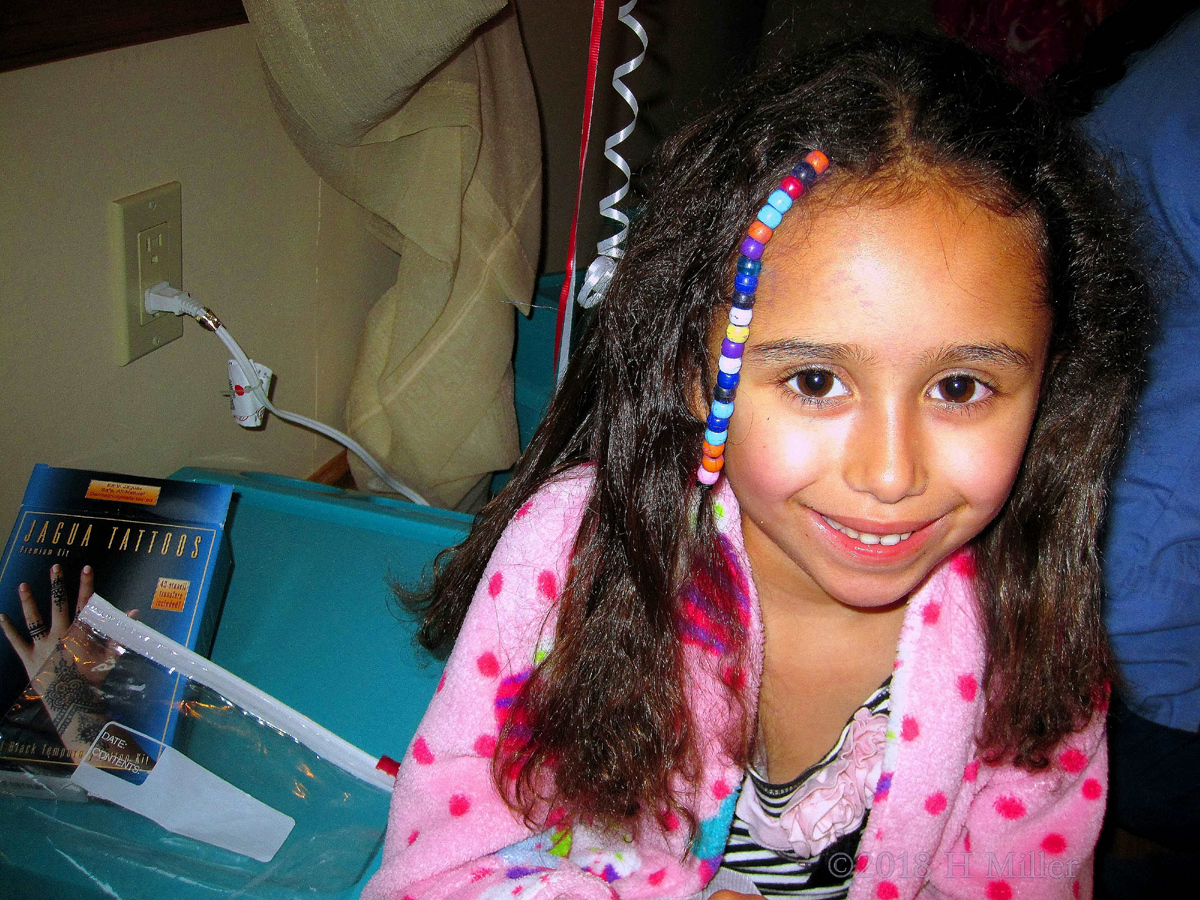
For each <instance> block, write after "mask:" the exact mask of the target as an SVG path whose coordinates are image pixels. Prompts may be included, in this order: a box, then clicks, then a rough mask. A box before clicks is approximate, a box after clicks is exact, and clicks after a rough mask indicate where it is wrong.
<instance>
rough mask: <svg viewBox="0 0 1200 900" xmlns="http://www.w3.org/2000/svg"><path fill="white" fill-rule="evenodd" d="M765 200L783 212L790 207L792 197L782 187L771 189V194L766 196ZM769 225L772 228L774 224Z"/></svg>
mask: <svg viewBox="0 0 1200 900" xmlns="http://www.w3.org/2000/svg"><path fill="white" fill-rule="evenodd" d="M767 202H768V203H770V204H771V205H772V206H773V207H775V208H776V209H777V210H779V211H780V212H781V213H785V212H787V211H788V210H789V209H791V208H792V198H791V197H789V196H788V195H787V191H785V190H783V189H782V188H775V190H773V191H771V196H770V197H768V198H767ZM771 227H772V228H774V227H775V226H774V225H772V226H771Z"/></svg>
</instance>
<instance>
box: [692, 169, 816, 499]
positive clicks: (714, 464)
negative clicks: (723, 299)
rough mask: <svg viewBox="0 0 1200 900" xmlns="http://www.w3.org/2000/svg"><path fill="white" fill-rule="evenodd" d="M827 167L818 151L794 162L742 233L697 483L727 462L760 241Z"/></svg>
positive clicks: (711, 479) (713, 478) (709, 479)
mask: <svg viewBox="0 0 1200 900" xmlns="http://www.w3.org/2000/svg"><path fill="white" fill-rule="evenodd" d="M828 168H829V158H828V157H827V156H826V155H825V154H824V153H822V152H821V151H820V150H811V151H809V152H808V153H807V154H805V157H804V161H803V162H800V163H797V164H796V165H795V166H794V167H793V168H792V171H791V174H790V175H786V176H784V178H783V179H782V180H781V181H780V182H779V187H778V188H776V189H775V190H774V191H772V192H771V194H770V195H769V196H768V197H767V203H766V205H765V206H763V207H762V208H761V209H760V210H759V211H758V215H757V216H756V217H755V219H754V221H753V222H751V223H750V227H749V228H747V229H746V237H745V238H743V240H742V242H741V244H740V245H739V246H738V251H739V252H740V253H741V256H739V257H738V261H737V274H736V275H735V276H734V283H733V286H734V291H733V298H732V300H731V301H730V309H729V325H728V327H727V328H726V329H725V339H724V340H723V341H721V355H720V357H719V358H718V359H717V370H718V374H717V383H716V386H715V387H714V388H713V402H712V406H711V407H710V411H709V414H708V419H707V421H706V423H705V424H706V426H707V427H706V429H705V431H704V453H703V457H702V459H701V463H700V466H699V468H698V469H697V470H696V480H697V481H698V482H700V484H704V485H710V486H711V485H713V484H716V483H717V479H718V477H719V476H720V472H721V470H722V469H723V468H724V466H725V440H726V438H727V437H728V436H729V420H730V418H731V417H732V416H733V401H734V394H735V393H736V391H737V386H738V381H739V379H740V377H741V376H740V375H739V372H741V369H742V354H743V353H744V352H745V350H746V339H747V338H748V337H749V336H750V328H749V325H750V321H751V319H753V318H754V292H755V291H756V290H757V289H758V274H759V272H761V271H762V262H761V257H762V255H763V249H764V245H765V244H766V243H767V241H769V240H771V237H772V235H773V234H774V229H776V228H778V227H779V224H780V223H781V222H782V221H783V214H784V213H786V212H787V211H788V210H789V209H791V207H792V202H793V201H794V200H795V199H796V198H797V197H800V196H801V195H802V194H803V193H804V192H805V190H806V189H808V188H810V187H812V185H813V183H814V182H815V181H816V180H817V178H818V176H820V175H822V174H824V172H825V171H826V170H827V169H828Z"/></svg>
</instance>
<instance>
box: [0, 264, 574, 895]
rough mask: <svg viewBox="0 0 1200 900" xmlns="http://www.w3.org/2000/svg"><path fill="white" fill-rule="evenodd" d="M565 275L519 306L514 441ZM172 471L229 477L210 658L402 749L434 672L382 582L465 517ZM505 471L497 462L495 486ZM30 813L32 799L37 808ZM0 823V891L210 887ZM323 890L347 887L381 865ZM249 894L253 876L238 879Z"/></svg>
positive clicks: (541, 386) (534, 402) (341, 729)
mask: <svg viewBox="0 0 1200 900" xmlns="http://www.w3.org/2000/svg"><path fill="white" fill-rule="evenodd" d="M561 284H562V276H561V275H557V276H553V275H552V276H546V277H544V278H543V279H541V280H540V281H539V284H538V293H537V296H536V298H535V310H534V315H533V316H532V318H530V319H526V318H525V317H518V327H517V345H516V355H515V369H516V381H515V383H516V406H517V418H518V425H519V428H520V432H521V445H522V447H524V446H525V444H527V443H528V441H529V438H530V436H531V435H532V433H533V430H534V428H535V427H536V425H537V422H538V421H539V420H540V418H541V416H542V414H543V412H544V409H545V405H546V402H547V400H548V398H549V395H550V392H551V389H552V385H553V367H552V355H553V341H554V325H555V307H556V306H557V302H558V291H559V288H560V286H561ZM172 477H174V478H179V479H183V480H188V481H201V482H210V483H221V484H230V485H233V488H234V505H233V508H232V511H231V516H230V523H229V528H228V533H229V539H230V543H231V546H232V551H233V569H232V573H231V576H230V583H229V589H228V592H227V595H226V599H225V603H224V607H223V608H222V611H221V617H220V623H219V625H218V628H217V633H216V639H215V643H214V645H213V651H212V659H213V661H214V662H216V663H218V664H219V665H221V666H223V667H224V668H226V669H228V670H230V671H231V672H233V673H234V674H235V675H238V676H239V677H241V678H243V679H245V680H246V681H248V682H250V683H251V684H253V685H255V686H256V687H258V688H260V689H261V690H263V691H265V692H266V693H268V694H271V695H273V696H274V697H275V698H277V699H278V700H281V701H282V702H284V703H286V704H288V705H289V706H291V707H293V708H294V709H296V710H298V711H299V712H301V713H303V714H304V715H306V716H308V717H309V718H311V719H313V720H315V721H316V722H317V723H319V724H321V725H323V726H325V727H326V728H328V729H330V730H331V731H333V732H334V733H335V734H337V735H339V736H340V737H342V738H344V739H345V740H347V741H349V742H350V743H352V744H355V745H356V746H358V747H359V748H360V749H362V750H365V751H366V752H367V753H370V754H371V755H373V756H379V755H387V756H391V757H393V758H394V759H397V760H399V759H400V758H401V757H402V756H403V754H404V752H405V750H406V749H407V746H408V742H409V741H410V740H411V738H412V735H413V733H414V732H415V731H416V727H417V724H418V722H419V721H420V718H421V716H422V715H423V714H424V711H425V707H426V705H427V704H428V702H429V699H430V698H431V697H432V696H433V692H434V690H435V688H436V687H437V683H438V681H439V679H440V677H441V669H442V667H441V664H440V663H438V662H437V661H435V660H433V659H431V658H430V657H429V656H428V655H427V654H425V653H423V652H420V651H418V650H417V649H416V648H415V647H414V644H413V639H412V636H413V626H412V623H411V622H410V621H409V620H408V618H407V617H406V616H404V615H403V613H402V612H401V610H400V609H399V608H398V606H397V603H396V601H395V597H394V595H393V593H392V591H391V587H390V583H391V582H399V583H402V584H406V585H410V586H415V585H417V584H418V583H420V582H421V581H422V579H423V578H424V577H426V576H427V575H428V573H429V570H430V567H431V565H432V563H433V560H434V557H436V556H437V554H438V553H439V552H441V551H442V550H443V549H445V548H447V547H450V546H453V545H454V544H456V543H458V542H459V541H460V540H462V538H463V537H464V536H465V535H466V533H467V531H468V529H469V528H470V524H471V518H470V517H469V516H467V515H463V514H461V513H454V512H448V511H444V510H436V509H428V508H425V507H419V506H416V505H414V504H411V503H407V502H405V501H400V500H392V499H388V498H383V497H375V496H371V495H367V494H361V493H358V492H354V491H343V490H340V489H338V488H331V487H326V486H323V485H317V484H312V483H310V482H305V481H299V480H296V479H291V478H284V477H280V476H275V475H267V474H261V473H231V472H223V471H218V470H211V469H198V468H187V469H182V470H180V471H178V472H176V473H175V474H174V475H173V476H172ZM505 481H506V478H505V477H504V476H503V475H501V476H497V479H496V482H495V487H496V488H497V489H498V488H499V487H500V486H502V485H503V483H504V482H505ZM33 815H35V816H36V812H34V813H33ZM13 824H14V823H12V822H9V823H5V825H4V826H0V900H24V898H31V900H32V898H36V900H58V898H71V900H92V898H95V900H112V898H114V897H118V898H121V900H152V898H153V900H158V898H164V900H165V898H170V900H215V898H217V897H224V896H226V894H225V893H224V892H218V891H215V890H212V889H210V888H206V887H204V886H203V885H198V884H187V883H183V882H180V881H179V880H170V881H168V880H165V879H157V878H156V877H155V876H154V874H153V873H146V877H145V879H144V880H142V881H141V882H139V883H138V884H132V885H131V884H114V883H111V882H109V881H106V880H105V877H104V873H103V872H96V871H88V870H86V868H81V867H80V866H79V865H77V864H75V863H73V862H72V861H71V860H70V859H64V858H63V855H62V854H61V853H58V852H56V850H55V848H54V846H53V845H52V843H51V842H49V841H47V840H46V839H45V837H44V836H39V835H37V834H36V829H23V828H20V827H13ZM378 865H379V854H378V853H377V854H376V857H375V859H374V861H373V862H371V863H370V864H369V865H368V867H367V869H366V871H365V872H364V874H363V877H362V878H361V879H360V881H359V883H358V884H357V885H356V886H355V887H354V888H353V889H351V890H347V891H343V892H341V893H336V894H328V893H326V894H310V893H304V892H300V893H298V894H297V896H319V897H327V898H331V900H343V898H346V900H348V898H351V897H357V896H358V894H359V892H360V891H361V889H362V887H363V885H365V884H366V881H367V879H368V878H369V877H370V875H371V874H372V873H373V872H374V871H375V869H376V868H378ZM238 896H242V897H246V898H248V900H252V898H254V896H255V895H254V893H253V890H249V891H246V892H244V893H239V894H238Z"/></svg>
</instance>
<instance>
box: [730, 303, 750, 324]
mask: <svg viewBox="0 0 1200 900" xmlns="http://www.w3.org/2000/svg"><path fill="white" fill-rule="evenodd" d="M753 318H754V310H752V309H738V308H737V307H736V306H735V307H734V308H733V309H731V310H729V321H730V323H731V324H733V325H749V324H750V320H751V319H753Z"/></svg>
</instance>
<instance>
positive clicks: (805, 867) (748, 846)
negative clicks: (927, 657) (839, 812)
mask: <svg viewBox="0 0 1200 900" xmlns="http://www.w3.org/2000/svg"><path fill="white" fill-rule="evenodd" d="M890 701H891V678H889V679H888V680H887V681H885V682H884V683H883V684H882V685H881V686H880V687H879V688H878V689H877V690H876V691H875V693H873V694H872V695H871V696H870V697H869V698H867V701H866V702H865V703H864V704H863V705H862V706H861V707H860V709H865V710H867V712H868V713H869V714H870V715H876V714H880V713H882V714H883V715H885V716H886V715H887V714H888V712H889V710H890ZM857 712H858V710H856V711H855V713H856V714H857ZM853 718H854V717H853V716H852V717H851V718H850V720H849V721H847V722H846V725H845V727H844V728H843V729H842V734H841V736H840V737H839V738H838V740H837V741H836V742H835V744H834V745H833V747H832V749H830V751H829V752H828V753H827V754H825V756H824V757H823V758H822V759H821V760H820V761H819V762H817V763H815V764H813V765H812V766H810V767H809V768H808V769H806V770H804V771H803V772H801V773H800V774H799V775H798V776H797V777H796V778H795V779H793V780H792V781H789V782H788V783H786V784H772V783H771V782H769V781H767V780H766V778H765V777H763V775H762V774H761V773H760V772H758V771H756V770H755V768H754V767H751V769H750V771H749V777H748V778H747V780H746V784H745V785H744V786H743V789H742V791H743V802H752V803H757V804H758V805H759V807H760V808H761V810H762V811H763V812H764V813H765V814H766V815H767V816H769V817H771V818H775V819H778V818H779V816H780V814H781V813H783V811H784V810H785V808H786V807H787V805H788V802H789V801H790V800H791V799H792V797H793V795H794V794H795V793H796V792H797V791H798V790H799V789H800V788H801V787H802V786H803V785H804V783H805V782H806V781H808V780H809V779H810V778H812V777H814V776H815V775H816V774H817V773H818V772H820V771H821V770H822V769H824V768H825V767H826V766H828V765H829V764H830V763H832V762H833V761H834V760H835V759H836V758H837V756H838V752H839V751H840V750H841V749H842V745H843V744H844V743H845V742H846V741H847V740H848V739H849V736H850V724H851V722H852V721H853ZM747 792H750V793H749V794H747ZM865 827H866V816H865V815H864V816H863V820H862V821H861V822H860V823H859V824H858V827H857V828H855V829H854V830H853V831H851V832H850V833H849V834H846V835H843V836H842V837H841V838H839V839H838V840H837V841H836V842H834V843H833V844H831V845H830V846H828V847H826V848H825V849H824V850H823V851H821V853H820V854H819V855H817V856H814V857H812V858H809V859H803V858H801V857H799V856H798V855H796V854H795V853H792V852H790V851H781V850H771V849H767V848H764V847H761V846H760V845H759V844H758V843H757V842H756V841H755V840H754V838H753V837H752V836H751V832H750V827H749V826H748V825H747V824H746V822H745V821H743V819H742V817H741V815H739V814H735V815H734V818H733V827H732V829H731V830H730V833H729V840H728V842H727V843H726V845H725V858H724V861H723V862H722V864H721V871H722V872H726V873H728V874H730V875H740V876H742V877H745V878H748V879H750V881H751V882H753V883H754V885H755V886H756V887H757V888H758V890H759V892H760V893H761V894H762V895H763V896H764V897H786V898H790V897H802V898H805V900H808V898H820V900H838V898H844V897H845V896H846V894H847V892H848V891H849V889H850V881H851V880H852V879H853V877H854V860H855V857H856V855H857V852H858V844H859V840H860V839H861V838H862V833H863V829H864V828H865Z"/></svg>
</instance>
